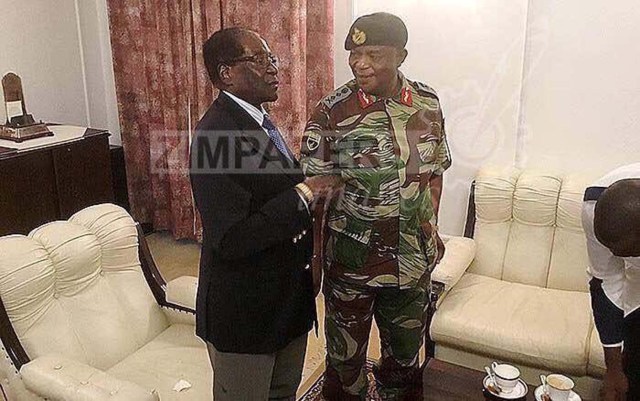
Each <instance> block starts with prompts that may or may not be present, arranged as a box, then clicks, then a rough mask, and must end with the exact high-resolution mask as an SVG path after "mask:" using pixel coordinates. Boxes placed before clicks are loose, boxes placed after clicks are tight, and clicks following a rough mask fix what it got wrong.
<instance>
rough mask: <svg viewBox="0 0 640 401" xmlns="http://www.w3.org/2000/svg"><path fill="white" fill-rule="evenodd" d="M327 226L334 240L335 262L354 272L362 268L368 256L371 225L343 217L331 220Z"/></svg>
mask: <svg viewBox="0 0 640 401" xmlns="http://www.w3.org/2000/svg"><path fill="white" fill-rule="evenodd" d="M328 224H329V228H330V229H331V231H332V234H333V237H334V239H335V243H334V247H333V256H334V258H335V259H336V261H337V262H338V263H340V264H342V265H343V266H345V267H349V268H351V269H354V270H357V269H359V268H361V267H362V266H364V264H365V262H366V261H367V257H368V255H369V242H370V241H371V224H369V223H367V222H362V221H360V220H357V219H354V218H349V217H347V216H344V215H341V216H336V217H333V218H331V219H330V220H329V223H328Z"/></svg>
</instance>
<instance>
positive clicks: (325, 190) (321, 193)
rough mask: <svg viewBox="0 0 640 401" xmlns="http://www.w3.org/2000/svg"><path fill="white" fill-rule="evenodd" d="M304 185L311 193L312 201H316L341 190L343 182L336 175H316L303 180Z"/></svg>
mask: <svg viewBox="0 0 640 401" xmlns="http://www.w3.org/2000/svg"><path fill="white" fill-rule="evenodd" d="M304 184H305V185H307V186H308V187H309V189H310V190H311V192H313V197H314V199H318V198H322V197H325V196H330V195H331V194H333V193H335V192H336V191H338V190H340V189H342V185H343V184H344V181H343V180H342V178H340V176H337V175H318V176H315V177H309V178H307V179H305V180H304Z"/></svg>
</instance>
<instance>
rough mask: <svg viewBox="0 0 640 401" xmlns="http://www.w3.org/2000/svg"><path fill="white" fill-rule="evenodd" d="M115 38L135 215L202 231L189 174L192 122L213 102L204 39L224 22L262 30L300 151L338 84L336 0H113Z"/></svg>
mask: <svg viewBox="0 0 640 401" xmlns="http://www.w3.org/2000/svg"><path fill="white" fill-rule="evenodd" d="M108 6H109V20H110V28H111V44H112V49H113V63H114V72H115V79H116V93H117V97H118V109H119V113H120V126H121V133H122V143H123V147H124V150H125V155H126V165H127V179H128V183H129V198H130V203H131V209H132V210H131V211H132V214H133V217H134V218H135V219H136V220H137V221H140V222H148V223H153V225H154V227H155V228H156V229H160V230H170V231H171V232H172V233H173V235H174V237H175V238H191V239H199V238H200V235H201V227H200V224H199V221H197V219H198V216H197V213H196V212H195V209H194V206H193V199H192V194H191V187H190V185H189V175H188V150H189V138H190V136H191V132H190V130H191V129H192V128H193V127H195V124H196V123H197V121H198V120H199V118H200V117H201V116H202V115H203V114H204V112H205V111H206V110H207V108H208V107H209V105H210V104H211V102H212V101H213V99H214V97H215V95H216V91H215V90H214V88H213V87H212V86H211V84H210V82H209V79H208V77H207V73H206V70H205V68H204V63H203V61H202V44H203V43H204V41H205V40H206V39H207V38H208V37H209V36H210V35H211V34H212V33H213V32H215V31H217V30H218V29H220V28H222V27H225V28H226V27H231V26H243V27H246V28H249V29H253V30H255V31H256V32H258V33H260V34H261V35H262V36H264V37H265V39H266V40H267V42H268V43H269V45H270V47H271V49H272V50H273V51H274V53H276V54H277V55H278V56H279V57H280V60H281V66H280V82H281V86H280V90H279V99H278V101H277V102H275V103H274V104H272V105H270V113H271V114H272V115H273V117H274V120H275V122H276V123H277V124H278V126H279V127H280V128H281V131H282V132H283V135H284V136H285V139H286V140H287V141H288V142H289V145H290V146H291V147H292V149H295V151H298V150H299V146H300V136H301V134H302V130H303V128H304V124H305V122H306V119H307V117H308V114H309V113H310V111H311V109H312V107H313V106H314V105H315V104H316V103H317V102H318V101H319V100H320V99H321V97H322V96H323V95H324V94H326V93H328V92H329V91H330V90H331V89H332V88H333V0H313V1H311V0H178V1H164V0H109V1H108Z"/></svg>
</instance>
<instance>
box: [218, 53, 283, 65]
mask: <svg viewBox="0 0 640 401" xmlns="http://www.w3.org/2000/svg"><path fill="white" fill-rule="evenodd" d="M242 61H249V62H252V63H255V64H257V65H259V66H260V67H262V68H268V67H269V66H270V65H271V64H273V66H274V67H276V68H278V66H279V65H280V60H278V56H276V55H274V54H271V53H260V54H254V55H252V56H244V57H238V58H234V59H231V60H229V61H228V63H229V64H233V63H239V62H242Z"/></svg>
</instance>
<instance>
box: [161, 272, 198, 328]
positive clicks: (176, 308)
mask: <svg viewBox="0 0 640 401" xmlns="http://www.w3.org/2000/svg"><path fill="white" fill-rule="evenodd" d="M197 289H198V279H197V278H196V277H192V276H181V277H178V278H176V279H173V280H171V281H169V282H168V283H167V284H166V288H165V302H164V303H162V307H163V308H162V310H163V312H164V314H165V315H166V316H167V318H168V319H169V322H170V323H171V324H191V325H194V326H195V324H196V317H195V313H196V292H197Z"/></svg>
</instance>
